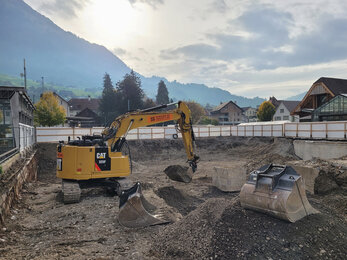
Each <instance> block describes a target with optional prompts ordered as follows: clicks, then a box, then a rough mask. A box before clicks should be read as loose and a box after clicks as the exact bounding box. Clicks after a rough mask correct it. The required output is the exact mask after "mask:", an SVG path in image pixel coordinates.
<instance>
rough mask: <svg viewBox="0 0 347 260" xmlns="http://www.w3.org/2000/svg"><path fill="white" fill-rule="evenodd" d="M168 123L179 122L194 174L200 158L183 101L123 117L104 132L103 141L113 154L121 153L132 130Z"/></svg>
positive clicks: (187, 110)
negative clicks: (195, 150)
mask: <svg viewBox="0 0 347 260" xmlns="http://www.w3.org/2000/svg"><path fill="white" fill-rule="evenodd" d="M174 104H177V108H176V109H172V110H169V111H158V110H159V109H161V108H166V107H168V106H170V105H174ZM168 121H177V125H178V131H179V132H180V133H181V135H182V139H183V143H184V147H185V150H186V154H187V157H188V163H189V165H190V167H191V168H192V170H193V172H195V170H196V168H197V162H198V160H199V157H198V156H197V155H195V154H194V141H195V138H194V133H193V127H192V120H191V113H190V110H189V108H188V106H187V105H186V104H185V103H184V102H182V101H179V102H178V103H173V104H167V105H161V106H157V107H153V108H149V109H144V110H138V111H134V112H129V113H126V114H124V115H121V116H119V117H117V118H116V119H115V120H114V121H113V122H112V124H111V125H110V127H108V128H106V129H105V130H104V131H103V133H102V135H103V139H104V140H105V141H107V142H108V145H109V147H111V152H119V151H121V149H122V146H123V144H124V142H125V138H126V136H127V134H128V133H129V131H130V130H132V129H135V128H138V127H144V126H149V125H154V124H158V123H163V122H168Z"/></svg>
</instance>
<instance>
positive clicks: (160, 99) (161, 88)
mask: <svg viewBox="0 0 347 260" xmlns="http://www.w3.org/2000/svg"><path fill="white" fill-rule="evenodd" d="M156 102H157V104H158V105H162V104H168V103H169V91H168V90H167V88H166V85H165V83H164V81H162V80H161V81H160V82H159V84H158V92H157V96H156Z"/></svg>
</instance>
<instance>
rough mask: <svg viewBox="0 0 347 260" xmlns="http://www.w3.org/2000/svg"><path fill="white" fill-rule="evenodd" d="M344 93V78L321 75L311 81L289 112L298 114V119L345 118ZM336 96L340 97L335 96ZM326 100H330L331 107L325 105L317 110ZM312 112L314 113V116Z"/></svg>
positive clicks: (345, 84)
mask: <svg viewBox="0 0 347 260" xmlns="http://www.w3.org/2000/svg"><path fill="white" fill-rule="evenodd" d="M346 94H347V80H346V79H337V78H326V77H322V78H320V79H318V80H317V81H316V82H314V83H313V85H312V86H311V88H310V89H309V90H308V92H307V93H306V95H305V97H304V98H303V99H302V100H301V101H300V103H299V104H298V105H297V106H296V108H295V109H294V110H293V111H292V113H291V114H292V115H298V116H300V121H311V120H318V121H322V120H324V121H325V120H327V121H330V120H345V119H344V118H345V116H346V114H347V113H346V112H345V109H344V100H345V95H346ZM338 96H340V97H339V98H337V97H338ZM332 99H334V101H332ZM330 101H331V102H330ZM328 102H330V103H329V104H331V106H332V107H331V109H330V105H329V106H325V109H323V110H317V109H319V108H320V107H321V106H323V105H324V104H326V103H328ZM341 105H342V107H341ZM333 106H336V107H333ZM316 110H317V111H316ZM319 111H320V112H319ZM313 114H315V116H314V117H313Z"/></svg>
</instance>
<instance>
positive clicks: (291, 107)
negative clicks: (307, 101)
mask: <svg viewBox="0 0 347 260" xmlns="http://www.w3.org/2000/svg"><path fill="white" fill-rule="evenodd" d="M281 103H283V105H284V106H285V107H286V108H287V109H288V111H289V112H292V111H293V110H294V109H295V108H296V107H297V105H299V103H300V101H292V100H290V101H289V100H282V101H281Z"/></svg>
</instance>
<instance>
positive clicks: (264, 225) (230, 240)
mask: <svg viewBox="0 0 347 260" xmlns="http://www.w3.org/2000/svg"><path fill="white" fill-rule="evenodd" d="M346 234H347V227H346V225H345V223H344V222H343V221H342V220H341V219H338V218H332V217H331V216H330V215H326V214H315V215H310V216H308V217H305V218H303V219H301V220H300V221H298V222H296V223H288V222H285V221H282V220H279V219H275V218H272V217H269V216H267V215H265V214H261V213H257V212H253V211H249V210H243V209H242V208H241V206H240V205H239V204H235V205H232V206H229V207H227V208H226V209H225V211H224V213H223V214H222V217H221V218H220V220H219V221H218V222H217V223H216V225H215V227H214V236H213V239H212V241H213V243H212V244H211V246H212V248H213V253H212V254H210V255H209V256H210V257H212V258H220V259H235V258H242V259H257V258H261V259H310V258H314V259H343V258H344V257H345V253H346V249H347V248H346V243H347V237H346Z"/></svg>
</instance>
